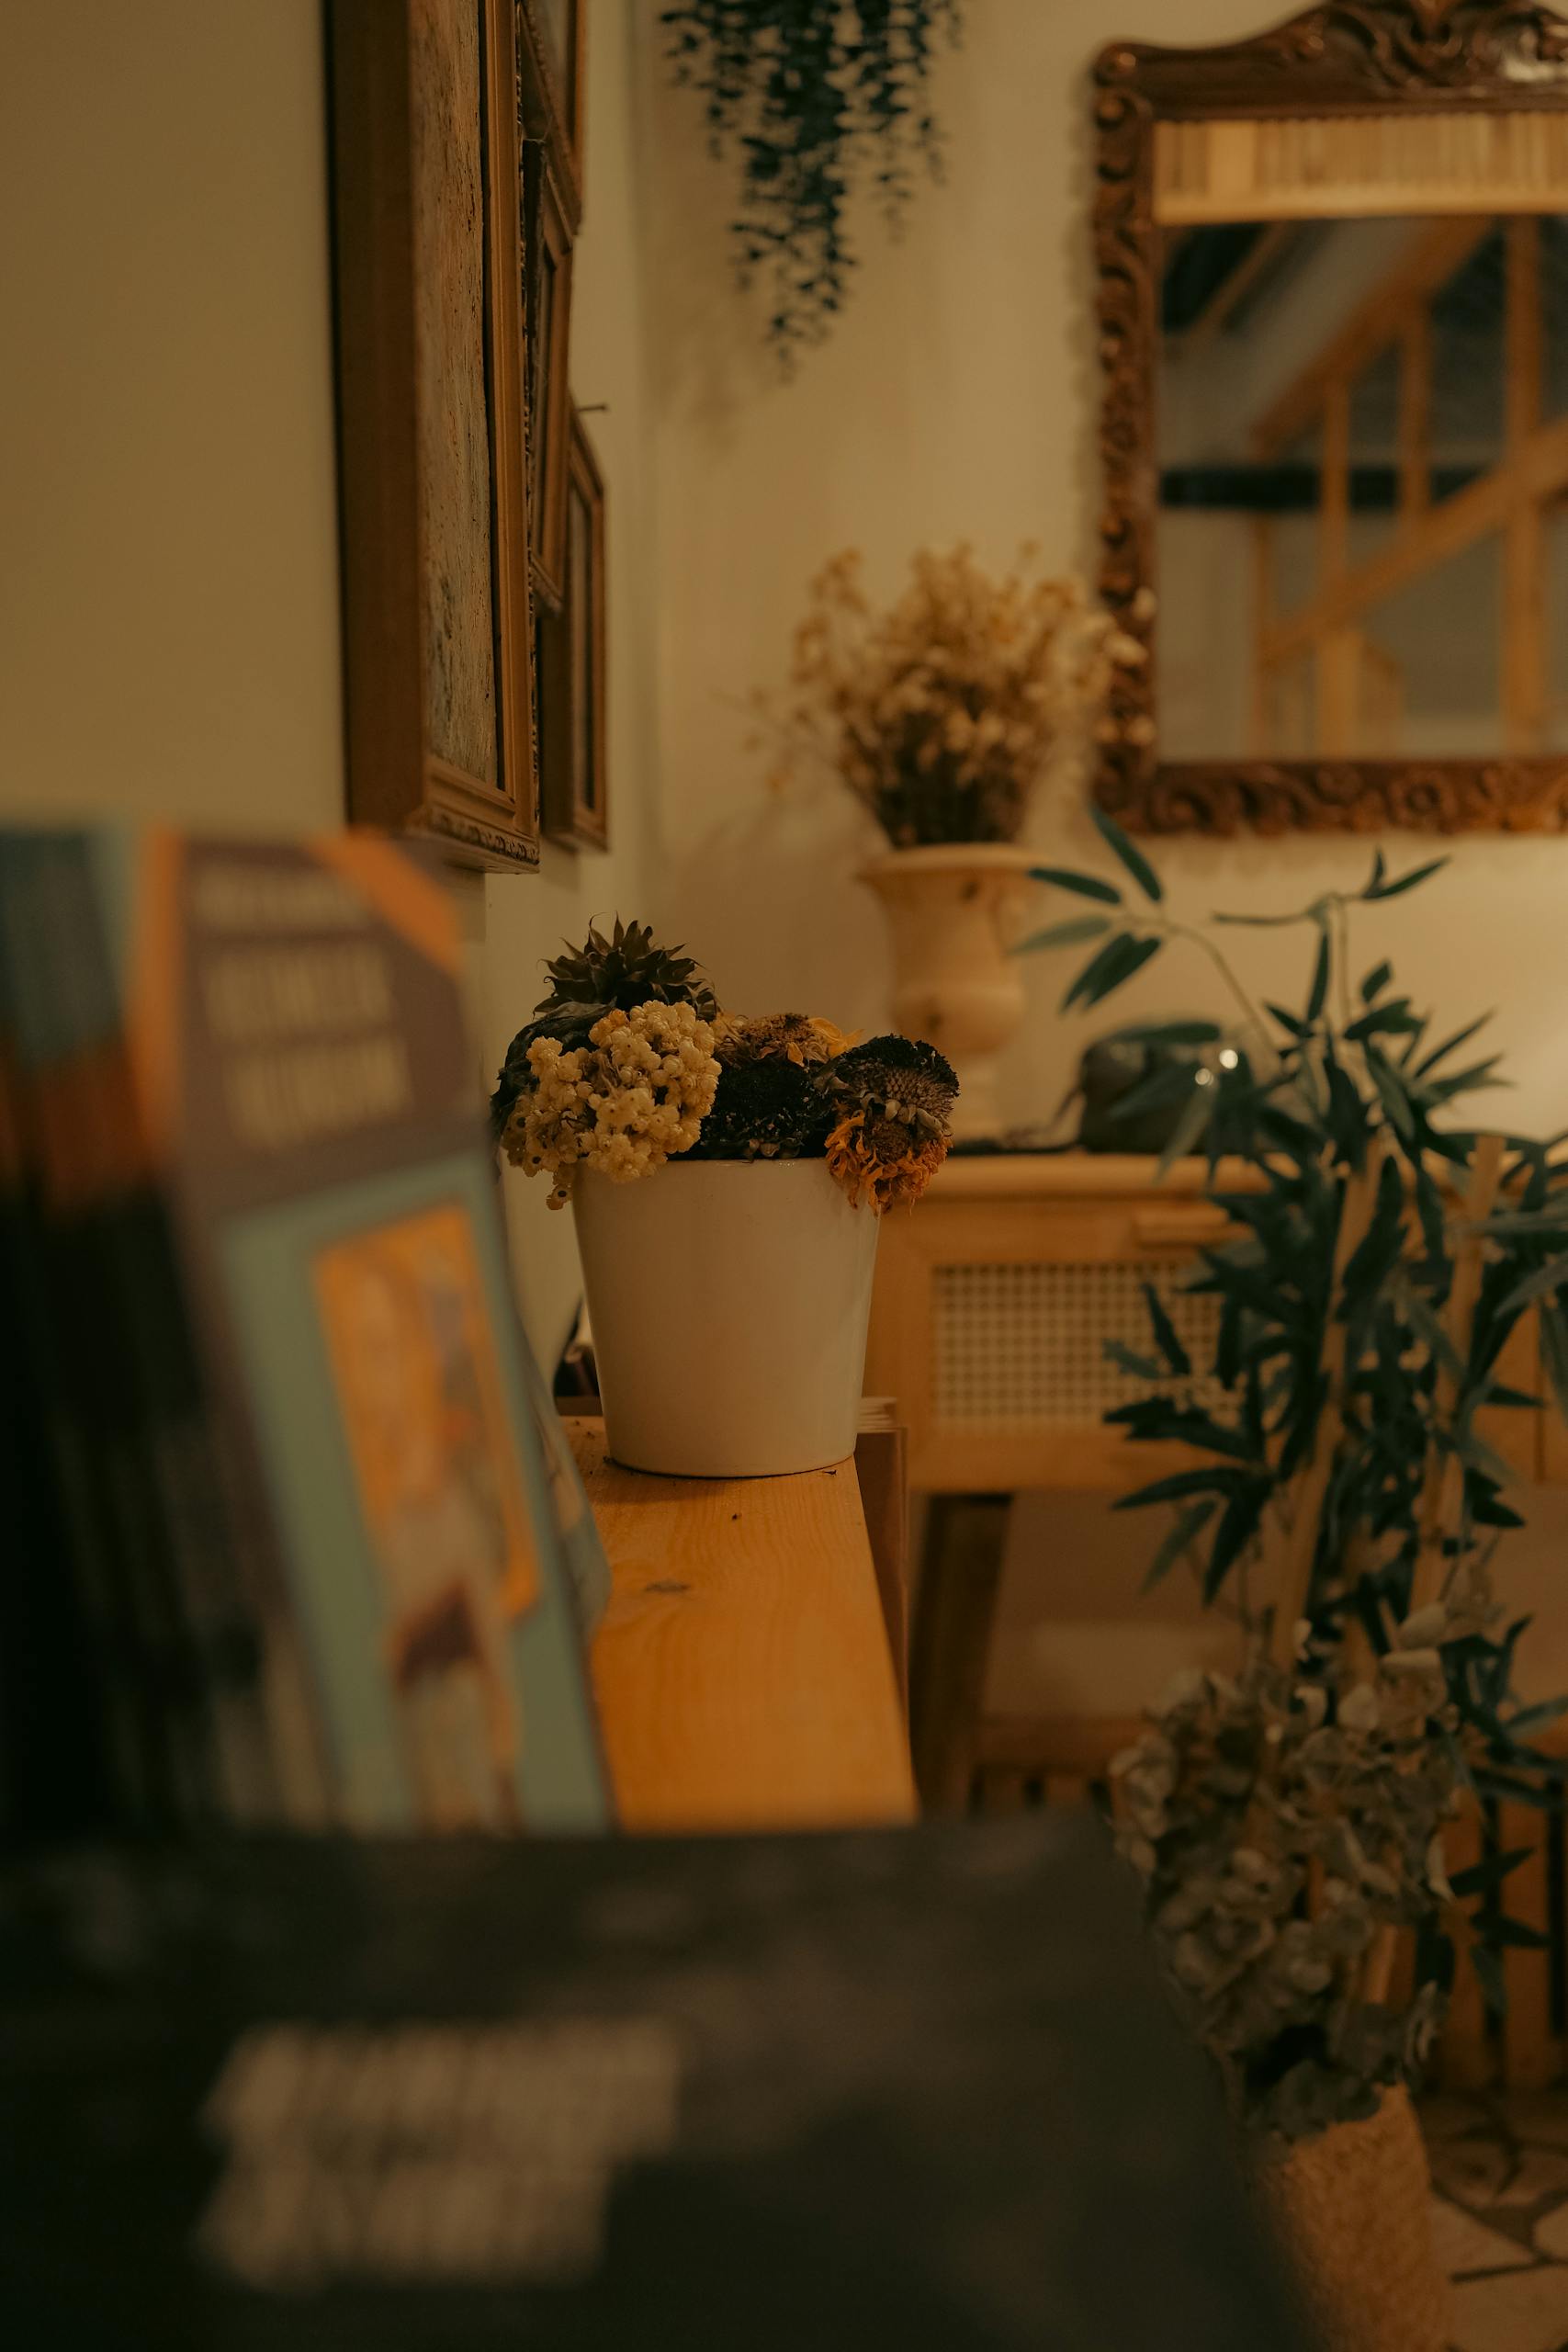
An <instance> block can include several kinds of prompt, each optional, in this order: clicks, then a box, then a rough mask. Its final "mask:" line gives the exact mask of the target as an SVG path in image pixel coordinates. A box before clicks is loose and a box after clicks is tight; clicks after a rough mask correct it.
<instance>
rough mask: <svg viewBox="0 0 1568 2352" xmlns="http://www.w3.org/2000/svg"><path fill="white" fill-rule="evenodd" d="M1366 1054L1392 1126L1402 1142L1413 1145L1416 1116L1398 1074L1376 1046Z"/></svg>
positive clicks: (1374, 1081)
mask: <svg viewBox="0 0 1568 2352" xmlns="http://www.w3.org/2000/svg"><path fill="white" fill-rule="evenodd" d="M1366 1053H1367V1068H1368V1069H1369V1070H1370V1071H1371V1079H1372V1084H1373V1085H1374V1086H1375V1087H1376V1088H1377V1091H1378V1096H1379V1099H1380V1101H1381V1102H1382V1107H1383V1110H1384V1112H1385V1113H1386V1114H1387V1117H1388V1123H1389V1125H1390V1126H1392V1127H1393V1131H1394V1133H1395V1135H1396V1136H1399V1138H1400V1140H1401V1142H1403V1143H1413V1142H1414V1141H1415V1137H1416V1120H1415V1114H1413V1112H1412V1110H1411V1107H1410V1098H1409V1096H1408V1095H1407V1094H1406V1093H1405V1091H1404V1087H1403V1086H1402V1085H1401V1083H1400V1080H1399V1074H1398V1072H1397V1071H1396V1070H1394V1069H1393V1068H1392V1067H1391V1066H1390V1064H1389V1063H1388V1062H1387V1061H1385V1060H1384V1058H1383V1057H1382V1054H1380V1053H1379V1052H1378V1050H1377V1047H1376V1046H1368V1047H1367V1049H1366Z"/></svg>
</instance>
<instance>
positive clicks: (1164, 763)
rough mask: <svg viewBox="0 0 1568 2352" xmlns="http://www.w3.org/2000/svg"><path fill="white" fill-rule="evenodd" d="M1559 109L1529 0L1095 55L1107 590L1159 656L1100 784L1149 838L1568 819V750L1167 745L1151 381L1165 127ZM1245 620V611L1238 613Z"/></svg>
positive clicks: (1322, 12)
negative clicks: (1397, 753) (1177, 750)
mask: <svg viewBox="0 0 1568 2352" xmlns="http://www.w3.org/2000/svg"><path fill="white" fill-rule="evenodd" d="M1404 107H1410V108H1418V109H1421V110H1422V111H1423V112H1425V113H1426V114H1427V115H1436V114H1443V113H1449V112H1452V111H1458V112H1469V113H1476V112H1491V113H1494V114H1495V113H1497V112H1499V111H1507V112H1509V113H1514V114H1521V113H1525V112H1530V111H1534V110H1537V109H1540V108H1556V109H1561V108H1563V107H1568V18H1564V17H1562V16H1560V15H1558V14H1557V13H1556V12H1555V11H1553V10H1552V9H1551V8H1548V7H1545V6H1539V5H1537V0H1325V5H1322V6H1316V7H1313V8H1310V9H1308V10H1307V11H1306V12H1305V13H1304V14H1303V15H1301V16H1298V17H1293V18H1292V19H1291V20H1290V21H1289V22H1287V23H1285V24H1282V25H1279V26H1277V27H1275V28H1273V29H1272V30H1270V31H1267V32H1263V33H1259V34H1258V35H1257V36H1256V37H1255V38H1253V39H1251V40H1244V41H1239V42H1235V43H1232V44H1228V45H1223V46H1217V47H1213V48H1204V49H1175V48H1165V47H1160V46H1156V45H1154V44H1149V43H1142V42H1131V41H1113V42H1111V44H1110V45H1109V46H1108V47H1107V48H1105V49H1104V50H1102V51H1101V52H1100V57H1099V58H1098V60H1097V62H1096V65H1095V69H1094V120H1095V136H1096V160H1095V191H1094V203H1093V241H1094V262H1095V271H1096V284H1097V308H1098V314H1099V326H1100V358H1101V364H1102V368H1103V401H1102V408H1101V418H1100V450H1101V456H1102V460H1103V469H1104V505H1103V509H1102V515H1101V522H1100V542H1101V552H1100V594H1101V596H1102V598H1103V600H1104V602H1105V605H1106V606H1107V607H1108V609H1109V610H1110V611H1111V613H1112V614H1113V615H1114V616H1115V618H1116V619H1117V620H1118V622H1119V623H1120V624H1121V625H1122V628H1125V629H1127V630H1128V631H1129V633H1130V634H1132V635H1133V636H1134V637H1136V638H1138V639H1141V640H1142V642H1143V643H1144V645H1145V647H1146V649H1147V650H1148V653H1149V657H1150V658H1149V660H1148V661H1147V662H1146V663H1145V665H1144V666H1143V667H1142V668H1140V669H1130V670H1123V671H1121V672H1119V673H1117V677H1116V680H1115V684H1114V686H1113V689H1112V696H1111V707H1110V710H1109V712H1108V715H1107V721H1106V728H1105V741H1104V744H1103V748H1102V753H1101V758H1100V766H1099V772H1098V775H1097V777H1096V782H1095V793H1096V797H1097V798H1098V799H1099V800H1100V803H1101V805H1102V806H1103V807H1104V808H1106V809H1109V810H1111V812H1112V813H1114V814H1115V815H1116V816H1117V817H1118V818H1120V819H1121V820H1122V822H1124V823H1126V824H1128V825H1129V826H1131V827H1134V828H1135V829H1137V830H1140V831H1151V832H1206V833H1219V834H1224V833H1234V832H1237V831H1243V830H1252V831H1257V832H1260V833H1266V834H1277V833H1283V832H1286V831H1291V830H1292V829H1299V830H1303V831H1353V832H1371V831H1379V830H1381V829H1382V828H1384V827H1388V826H1404V827H1409V828H1414V829H1417V830H1423V831H1442V832H1457V831H1467V830H1475V831H1504V830H1507V831H1559V830H1563V829H1568V753H1561V752H1558V753H1554V752H1543V753H1540V754H1530V755H1514V754H1510V753H1506V752H1505V753H1501V754H1499V755H1498V756H1497V757H1495V758H1484V759H1481V758H1461V759H1426V758H1383V759H1356V758H1333V759H1327V758H1322V757H1318V758H1313V759H1301V760H1290V759H1278V760H1276V759H1268V760H1262V759H1239V760H1221V759H1194V760H1180V761H1168V760H1162V758H1161V757H1160V751H1159V741H1158V718H1157V687H1158V680H1157V663H1156V659H1155V655H1156V637H1157V629H1158V583H1157V581H1156V523H1157V515H1158V498H1159V490H1158V474H1157V469H1156V437H1155V435H1156V413H1155V407H1156V402H1155V384H1156V362H1157V358H1158V350H1159V315H1158V307H1157V298H1158V289H1159V277H1160V269H1159V236H1160V232H1159V230H1158V227H1157V226H1156V212H1155V188H1156V135H1158V134H1159V132H1160V127H1161V126H1163V125H1168V124H1197V123H1202V122H1209V121H1213V120H1223V119H1226V118H1243V119H1258V120H1259V121H1267V120H1268V119H1270V118H1295V117H1302V118H1308V119H1313V120H1314V121H1321V120H1323V119H1325V118H1329V117H1333V116H1336V115H1359V116H1363V117H1364V116H1368V115H1387V114H1389V113H1390V112H1391V111H1392V110H1393V109H1395V108H1404ZM1235 625H1236V626H1237V627H1240V626H1241V625H1242V619H1241V616H1240V615H1237V616H1235Z"/></svg>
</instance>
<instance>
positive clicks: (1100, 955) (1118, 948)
mask: <svg viewBox="0 0 1568 2352" xmlns="http://www.w3.org/2000/svg"><path fill="white" fill-rule="evenodd" d="M1136 944H1137V942H1136V941H1135V940H1134V936H1133V933H1131V932H1130V931H1119V932H1116V933H1114V934H1113V935H1112V936H1111V938H1110V939H1108V940H1107V941H1106V942H1105V944H1104V946H1103V947H1099V948H1097V949H1096V950H1095V952H1094V954H1093V955H1092V956H1090V957H1089V962H1088V963H1087V964H1085V965H1084V966H1083V967H1082V969H1081V970H1080V971H1079V973H1078V975H1077V978H1076V979H1075V980H1074V981H1073V983H1072V985H1071V986H1070V988H1069V989H1067V992H1066V996H1064V998H1063V999H1062V1011H1063V1012H1070V1011H1071V1010H1072V1008H1073V1006H1074V1005H1075V1004H1077V1002H1078V1001H1080V1000H1082V1001H1084V1002H1086V1003H1090V1004H1092V1003H1093V1001H1094V998H1093V997H1091V996H1090V995H1089V990H1090V989H1096V990H1097V991H1098V989H1099V985H1100V978H1101V977H1102V976H1103V975H1104V974H1105V973H1107V972H1115V971H1118V970H1119V969H1120V967H1121V966H1122V962H1123V960H1124V958H1125V956H1126V953H1127V950H1128V949H1129V948H1130V947H1134V946H1135V945H1136ZM1111 986H1112V987H1114V986H1115V982H1114V981H1112V982H1111Z"/></svg>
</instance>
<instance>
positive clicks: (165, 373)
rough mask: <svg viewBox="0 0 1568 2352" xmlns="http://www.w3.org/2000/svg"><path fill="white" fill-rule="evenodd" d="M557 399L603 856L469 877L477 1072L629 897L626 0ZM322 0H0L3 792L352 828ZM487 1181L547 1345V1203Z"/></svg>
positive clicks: (559, 1324)
mask: <svg viewBox="0 0 1568 2352" xmlns="http://www.w3.org/2000/svg"><path fill="white" fill-rule="evenodd" d="M589 17H590V31H591V44H592V46H591V55H590V60H589V83H588V87H589V90H590V92H591V94H592V95H591V98H590V123H589V131H588V142H587V145H588V191H587V198H586V208H585V220H586V226H585V230H584V233H583V236H582V238H581V243H580V245H579V247H578V255H577V278H576V289H575V296H576V308H575V317H574V321H573V332H572V362H573V379H574V384H573V388H574V390H575V391H576V394H577V397H578V398H579V399H580V400H581V401H584V402H597V401H606V402H607V403H608V404H609V407H608V413H605V414H603V415H598V416H595V417H593V418H592V419H591V420H590V424H591V430H592V433H593V435H594V440H595V443H596V446H597V447H598V449H599V451H600V454H601V457H602V459H603V461H604V470H605V474H606V477H607V484H608V496H609V509H608V513H609V532H610V581H611V591H610V593H611V615H610V646H611V663H612V669H611V703H610V756H611V763H612V764H611V775H612V791H613V792H614V794H615V852H614V854H613V855H611V856H608V857H605V856H600V855H597V854H594V853H592V852H587V851H585V852H583V853H581V854H574V853H572V852H570V851H564V850H558V849H553V848H548V847H547V849H546V851H545V854H544V867H543V873H542V875H541V876H515V877H513V876H507V877H500V878H494V879H491V880H490V881H488V882H485V881H481V880H480V879H479V878H478V877H474V876H457V877H456V881H455V888H456V892H457V900H458V905H459V910H460V913H461V916H462V921H463V924H464V930H465V934H466V941H467V948H468V967H469V976H470V982H471V986H470V991H469V993H470V1000H471V1005H472V1010H473V1015H474V1027H475V1031H476V1057H477V1059H478V1060H479V1063H480V1064H481V1066H482V1069H483V1072H484V1074H485V1078H486V1082H487V1083H488V1081H489V1078H490V1076H491V1074H493V1071H494V1069H495V1067H496V1065H497V1063H498V1062H499V1060H500V1058H501V1055H502V1051H503V1049H504V1046H505V1044H506V1041H507V1039H508V1038H509V1037H510V1036H511V1035H512V1033H513V1030H514V1029H515V1028H516V1027H517V1026H518V1023H520V1021H521V1020H522V1019H523V1018H524V1017H525V1014H526V1012H528V1011H529V1010H530V1009H531V1007H532V1005H533V1003H534V1001H535V999H536V997H537V995H538V994H539V992H540V978H539V968H538V967H539V965H540V963H541V961H542V959H543V958H544V957H545V956H547V955H548V954H550V953H552V952H553V950H554V949H555V947H556V946H557V945H558V944H559V940H560V937H561V935H562V934H563V933H570V934H571V935H573V936H577V935H579V934H581V931H582V930H583V929H584V928H585V926H586V923H587V922H588V921H589V919H590V918H591V917H592V916H597V915H604V916H609V915H613V914H614V913H615V910H616V909H617V908H619V909H621V910H625V911H626V912H637V911H641V910H643V908H644V907H645V906H646V905H647V903H648V893H647V889H646V886H645V879H644V877H645V875H646V872H647V869H648V865H649V856H650V844H651V842H652V840H653V836H654V831H655V827H656V822H657V817H656V809H655V798H654V777H653V773H652V754H653V744H654V728H653V722H652V715H651V714H652V703H653V694H652V661H653V650H654V641H653V629H652V624H651V620H650V615H651V613H652V611H653V609H654V607H655V605H656V603H657V596H656V590H655V582H654V568H653V544H652V515H653V495H652V485H651V476H650V469H649V466H648V464H647V463H646V462H645V460H644V456H643V450H644V443H645V440H646V438H647V436H648V435H649V419H648V402H649V391H648V381H647V368H646V363H645V360H644V356H643V353H644V303H643V299H642V294H641V288H640V282H639V270H640V266H641V265H640V258H639V251H638V239H639V222H638V212H639V206H640V203H641V200H642V197H641V190H642V187H643V185H644V179H643V177H642V176H641V175H642V174H643V170H644V167H643V165H642V164H641V163H640V162H639V139H640V132H639V130H638V127H637V124H636V122H635V121H634V119H633V114H634V110H633V107H632V100H631V82H630V58H631V53H632V31H633V22H632V17H631V13H630V9H629V7H628V6H627V5H626V0H593V5H592V6H591V8H590V11H589ZM329 262H330V254H329V222H328V210H327V180H326V147H325V121H324V83H323V58H322V45H321V10H320V5H319V0H222V5H221V6H212V5H211V0H137V5H136V6H135V7H134V8H125V7H121V6H115V5H114V0H48V5H47V6H44V5H39V6H30V7H29V6H13V7H4V6H0V288H4V298H3V299H4V305H5V310H4V322H3V325H0V453H3V458H0V810H4V811H6V812H14V813H23V812H26V813H40V812H45V811H47V812H51V813H54V814H69V813H73V812H77V811H80V812H85V813H100V812H101V813H105V814H113V815H116V816H124V817H127V818H130V819H136V818H149V817H166V818H171V819H173V820H175V821H176V822H185V823H192V824H200V825H211V824H219V825H232V826H234V827H236V828H240V829H248V830H265V829H271V828H275V827H276V828H279V829H286V828H296V827H298V828H310V827H318V826H324V825H333V824H336V823H339V822H341V820H342V815H343V754H342V714H341V707H340V699H339V639H338V564H337V512H336V485H335V477H334V460H333V377H332V322H331V287H330V274H329ZM524 1192H525V1187H524V1186H523V1185H522V1183H521V1181H520V1180H515V1179H509V1181H508V1206H509V1213H510V1215H511V1218H512V1224H513V1235H514V1240H515V1245H516V1256H517V1261H518V1267H519V1288H520V1291H521V1293H522V1295H523V1299H524V1304H525V1313H526V1315H527V1318H528V1321H529V1325H530V1329H531V1330H532V1333H533V1336H534V1340H535V1343H536V1347H537V1349H538V1351H539V1352H540V1354H541V1356H542V1357H544V1358H545V1359H546V1360H547V1361H548V1360H549V1359H550V1358H551V1357H553V1354H554V1352H555V1351H556V1350H557V1348H558V1346H559V1344H560V1341H561V1340H562V1338H563V1337H564V1335H565V1333H566V1330H567V1329H568V1327H569V1325H570V1319H571V1316H572V1312H573V1308H574V1306H575V1301H576V1296H577V1290H578V1275H577V1266H576V1256H575V1251H574V1250H573V1247H572V1241H571V1233H570V1221H569V1220H562V1219H559V1218H555V1217H549V1216H547V1214H546V1211H545V1206H544V1199H543V1188H542V1187H538V1188H534V1189H533V1190H532V1192H531V1193H530V1194H529V1196H528V1197H527V1198H526V1199H524V1198H523V1194H524Z"/></svg>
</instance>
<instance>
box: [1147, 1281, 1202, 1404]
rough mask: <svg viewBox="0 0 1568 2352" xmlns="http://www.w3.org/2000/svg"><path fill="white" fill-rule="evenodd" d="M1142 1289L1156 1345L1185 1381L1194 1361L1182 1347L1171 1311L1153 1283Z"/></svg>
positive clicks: (1171, 1366) (1173, 1370) (1172, 1368)
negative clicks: (1171, 1317)
mask: <svg viewBox="0 0 1568 2352" xmlns="http://www.w3.org/2000/svg"><path fill="white" fill-rule="evenodd" d="M1142 1287H1143V1293H1144V1305H1145V1306H1146V1307H1147V1308H1148V1312H1149V1321H1150V1322H1151V1324H1153V1326H1154V1334H1155V1345H1156V1347H1157V1348H1158V1350H1159V1351H1160V1353H1161V1355H1162V1356H1163V1357H1164V1358H1165V1360H1166V1362H1167V1363H1168V1365H1169V1366H1170V1368H1171V1370H1172V1372H1174V1373H1175V1374H1176V1376H1177V1378H1178V1379H1179V1380H1185V1379H1186V1378H1187V1377H1188V1375H1189V1374H1190V1372H1191V1370H1192V1359H1191V1357H1190V1355H1189V1354H1188V1352H1187V1351H1186V1349H1185V1348H1184V1347H1183V1346H1182V1344H1181V1340H1180V1336H1179V1333H1178V1331H1177V1329H1176V1326H1175V1324H1174V1323H1173V1322H1172V1321H1171V1319H1170V1314H1169V1310H1168V1307H1167V1306H1166V1303H1165V1301H1164V1299H1163V1298H1161V1296H1160V1295H1159V1293H1158V1291H1157V1290H1156V1288H1155V1286H1154V1284H1153V1283H1144V1284H1143V1286H1142Z"/></svg>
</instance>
